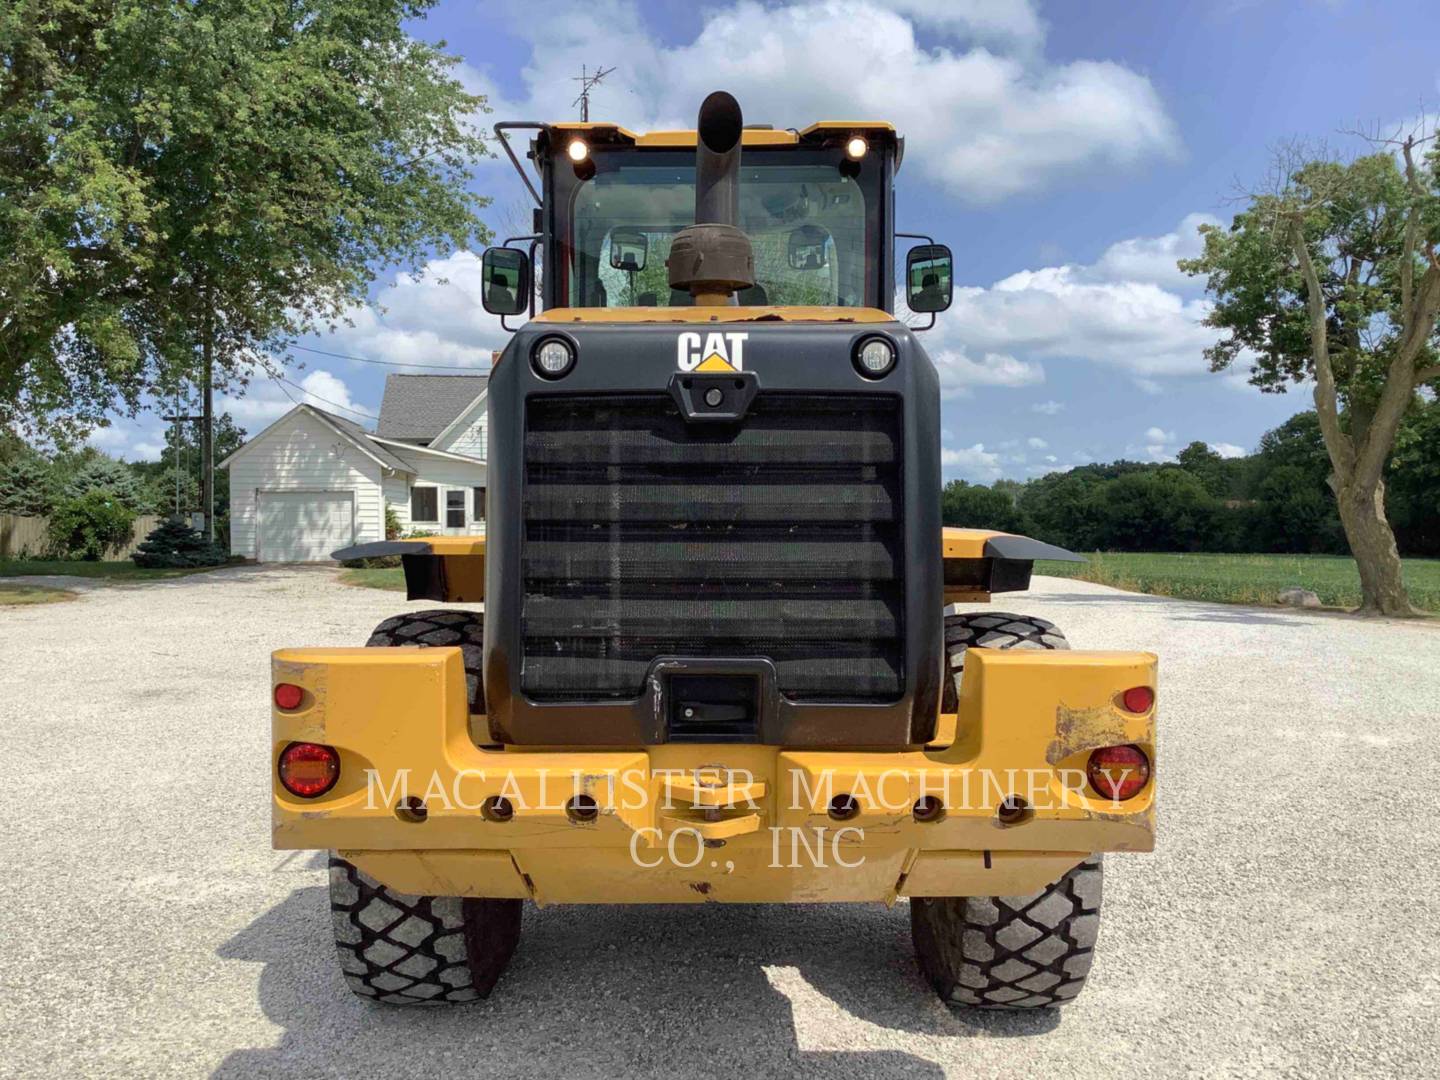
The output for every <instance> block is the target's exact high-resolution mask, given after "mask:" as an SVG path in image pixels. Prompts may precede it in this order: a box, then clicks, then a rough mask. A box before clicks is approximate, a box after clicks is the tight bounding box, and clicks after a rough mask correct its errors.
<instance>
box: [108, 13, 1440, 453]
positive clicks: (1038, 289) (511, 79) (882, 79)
mask: <svg viewBox="0 0 1440 1080" xmlns="http://www.w3.org/2000/svg"><path fill="white" fill-rule="evenodd" d="M413 29H414V32H415V33H416V34H417V35H419V36H422V37H425V38H427V39H436V38H444V39H445V40H446V41H447V42H448V43H449V47H450V50H451V51H452V52H453V53H455V54H457V55H459V56H461V57H463V59H464V64H463V66H462V68H461V75H462V77H463V78H464V80H465V81H466V82H467V84H468V85H469V86H470V87H471V88H472V89H475V90H477V91H479V92H483V93H486V94H487V95H488V96H489V98H490V101H491V105H492V107H493V110H494V114H493V116H491V117H489V118H487V122H493V121H494V120H497V119H502V118H511V119H566V118H572V117H574V116H575V115H576V114H575V110H574V109H573V108H572V107H571V101H572V100H573V98H574V96H575V86H574V83H572V82H571V81H570V79H571V77H572V76H574V75H578V74H579V70H580V65H581V63H587V64H589V65H591V66H592V67H593V66H594V65H596V64H604V65H606V66H612V65H613V66H615V67H616V68H617V70H616V72H615V74H614V75H612V76H611V77H610V78H609V79H608V80H607V81H606V84H605V85H603V86H602V87H600V88H599V89H598V90H597V91H596V93H595V95H594V97H593V99H592V118H594V119H606V120H615V121H617V122H619V123H623V124H625V125H626V126H629V127H632V128H638V129H641V130H643V129H646V128H653V127H658V126H689V120H690V118H691V117H693V115H694V110H695V107H696V105H697V104H698V102H699V100H700V99H701V97H703V96H704V94H705V93H706V92H707V91H709V90H711V89H716V88H724V89H728V90H730V91H732V92H733V93H735V94H736V96H737V97H738V98H739V99H740V102H741V104H742V106H743V107H744V108H745V112H746V118H747V120H750V121H754V122H769V123H773V124H775V125H776V126H777V127H779V126H804V125H805V124H808V123H810V122H812V121H814V120H820V119H831V118H833V119H885V120H891V121H892V122H894V123H895V124H896V125H897V126H898V127H899V128H900V129H901V132H902V133H903V134H905V135H906V136H907V152H906V160H905V166H904V168H903V170H902V171H901V174H900V177H899V180H898V187H897V199H898V204H899V218H900V224H901V226H902V228H906V229H909V230H912V231H913V230H919V231H927V232H931V233H933V234H935V235H936V237H937V239H942V240H944V241H945V242H946V243H948V244H949V245H950V246H951V247H952V248H953V249H954V250H955V253H956V260H957V278H956V281H957V291H956V302H955V305H954V307H952V309H951V310H950V311H949V312H947V313H946V314H945V315H943V316H942V317H941V321H940V325H939V326H938V327H937V329H936V330H935V331H933V332H931V333H930V334H928V335H925V336H924V337H923V339H922V340H924V342H925V344H926V346H927V348H928V349H929V350H930V352H931V355H932V356H933V357H934V358H935V360H936V362H937V365H938V366H939V368H940V370H941V374H942V382H943V385H944V387H945V393H946V398H945V401H944V404H943V409H944V427H945V431H946V435H945V455H944V456H945V471H946V476H947V478H954V477H962V478H965V479H971V480H980V481H988V480H992V479H994V478H996V477H999V476H1010V477H1015V478H1022V479H1023V478H1025V477H1027V476H1031V475H1036V474H1039V473H1043V472H1048V471H1052V470H1055V469H1063V468H1068V467H1070V466H1073V465H1075V464H1079V463H1082V462H1085V461H1091V460H1110V459H1114V458H1118V457H1129V458H1133V459H1140V460H1163V459H1165V458H1167V457H1168V456H1170V455H1173V453H1174V452H1175V451H1176V450H1177V449H1178V448H1179V447H1181V446H1184V445H1185V444H1186V443H1188V442H1190V441H1191V440H1194V439H1200V440H1203V441H1205V442H1208V443H1210V444H1211V445H1212V446H1215V447H1216V448H1217V449H1219V450H1221V452H1222V453H1227V454H1234V453H1239V452H1241V451H1244V450H1249V449H1251V448H1253V447H1254V445H1255V442H1256V440H1257V439H1258V438H1259V436H1260V434H1261V433H1262V432H1264V431H1265V430H1266V429H1267V428H1270V427H1273V426H1275V425H1276V424H1277V423H1279V422H1280V421H1282V420H1284V419H1285V418H1286V417H1287V416H1289V415H1291V414H1292V413H1294V412H1297V411H1299V410H1301V409H1303V408H1306V407H1308V405H1309V394H1308V393H1307V392H1305V391H1304V390H1301V391H1300V392H1298V393H1297V392H1294V391H1292V392H1291V393H1289V394H1286V395H1262V394H1261V393H1259V391H1257V390H1255V389H1254V388H1252V387H1249V386H1248V385H1246V383H1245V381H1244V378H1243V376H1221V375H1214V374H1210V373H1208V372H1207V371H1206V367H1205V362H1204V359H1203V357H1202V356H1201V350H1202V349H1203V348H1204V346H1205V345H1206V344H1207V343H1208V342H1209V341H1210V340H1212V338H1213V335H1212V334H1211V333H1210V332H1208V331H1206V330H1205V329H1204V327H1203V326H1201V325H1199V320H1200V319H1201V318H1202V317H1203V315H1204V312H1205V309H1206V305H1205V300H1204V294H1203V290H1202V289H1201V288H1199V287H1197V283H1196V282H1193V281H1189V280H1187V279H1185V278H1183V277H1182V276H1181V275H1179V274H1178V273H1177V272H1176V271H1175V269H1174V260H1175V258H1177V257H1178V256H1181V255H1184V254H1189V253H1192V252H1193V251H1194V250H1195V247H1196V242H1195V239H1194V229H1195V226H1196V225H1197V224H1198V223H1199V222H1201V221H1204V220H1207V219H1210V220H1226V221H1228V218H1229V215H1230V214H1231V213H1233V212H1234V203H1233V197H1234V193H1235V191H1236V185H1237V182H1244V181H1247V180H1252V179H1255V178H1258V177H1260V176H1262V175H1263V173H1264V171H1265V168H1266V165H1267V161H1268V147H1270V146H1271V145H1272V144H1273V143H1275V142H1276V141H1277V140H1280V139H1283V138H1288V137H1291V136H1307V137H1319V138H1328V139H1330V140H1331V142H1332V144H1334V145H1337V146H1342V147H1343V146H1347V145H1349V144H1353V140H1348V139H1347V138H1346V137H1345V136H1343V135H1339V134H1337V132H1338V131H1339V130H1340V129H1342V128H1355V127H1361V126H1365V125H1372V124H1377V123H1378V124H1395V123H1400V122H1404V121H1407V120H1409V119H1411V118H1413V117H1415V116H1417V115H1418V114H1420V113H1421V111H1422V110H1425V109H1429V110H1430V111H1431V112H1433V111H1434V110H1435V107H1436V105H1437V103H1440V23H1437V21H1436V18H1435V10H1434V6H1433V0H1431V2H1428V3H1427V2H1424V0H1389V2H1386V3H1384V4H1373V3H1363V2H1360V0H1335V2H1330V3H1320V2H1306V0H1292V2H1282V0H1274V2H1264V0H1254V2H1244V0H1210V2H1202V0H1192V2H1188V3H1165V4H1159V3H1154V4H1150V3H1139V4H1137V3H1133V2H1120V0H1115V2H1099V3H1079V2H1076V3H1046V4H1039V3H1029V2H1026V0H1018V2H1013V3H1010V2H1003V0H808V2H792V3H777V2H773V0H772V2H769V3H763V4H762V3H759V2H756V0H741V2H738V3H737V2H718V3H702V4H695V5H692V4H683V3H660V2H654V0H591V2H587V3H571V2H560V0H527V2H524V3H519V2H513V0H442V2H441V3H440V4H439V5H438V7H437V8H436V10H435V11H434V12H433V14H432V15H431V17H430V18H428V19H426V20H424V21H423V22H420V23H417V24H416V25H415V27H414V28H413ZM476 187H477V189H478V190H479V191H481V192H483V193H484V194H487V195H490V196H492V197H493V198H494V203H493V204H492V206H491V212H490V214H489V215H488V217H489V224H490V225H491V227H492V228H494V229H495V230H496V231H497V232H501V233H506V232H517V231H522V230H521V229H520V228H519V227H517V223H518V222H520V221H522V220H523V217H522V215H523V214H524V209H523V208H524V206H525V203H524V200H523V192H522V189H521V187H520V183H519V180H518V179H517V178H516V177H515V176H514V175H513V173H512V172H511V171H510V168H509V166H508V164H503V165H502V164H500V163H498V162H487V163H484V164H483V165H482V166H481V168H480V169H479V171H478V175H477V180H476ZM476 254H477V253H470V252H442V253H436V257H435V259H434V260H433V261H432V263H431V265H430V267H429V268H428V273H427V274H426V275H425V277H424V278H423V279H419V280H417V279H415V278H412V277H408V276H404V275H398V276H397V275H396V274H395V273H393V272H392V273H388V274H386V275H384V276H383V277H382V279H381V280H380V282H378V283H377V287H376V289H375V290H374V292H373V296H372V300H373V303H372V304H371V305H369V306H367V307H363V308H360V309H357V310H356V311H355V312H353V313H352V322H353V323H354V325H353V326H350V327H343V328H341V329H340V330H339V331H338V332H337V333H335V334H333V335H326V336H324V337H322V338H315V339H307V340H306V341H305V342H302V344H304V345H307V346H311V347H313V348H319V349H324V350H329V351H333V352H337V353H345V354H350V355H356V356H364V357H369V358H372V359H376V360H385V361H391V362H407V363H412V364H451V365H458V366H472V365H473V366H477V367H479V368H481V369H483V368H484V366H485V365H486V364H487V363H488V357H489V355H490V349H491V348H494V347H499V346H501V345H503V342H504V339H505V335H504V333H503V332H501V331H500V330H499V328H498V326H497V325H496V323H495V320H494V319H492V318H491V317H489V316H487V315H486V314H485V313H484V312H483V311H482V310H481V309H480V305H479V289H478V280H477V279H478V259H477V258H476ZM294 355H295V356H296V357H299V358H303V360H304V364H305V366H304V369H303V370H299V369H297V370H293V371H291V372H290V375H289V377H290V378H292V379H294V380H295V381H296V382H297V383H299V384H301V385H302V386H304V387H305V388H306V389H307V390H308V391H309V392H310V393H311V394H312V395H314V397H313V398H312V400H313V401H314V403H315V404H317V405H320V406H321V407H322V408H335V409H336V410H337V411H341V410H343V409H348V410H351V411H349V412H347V413H345V415H350V416H352V417H353V418H355V419H358V420H361V421H362V422H364V420H365V417H366V415H367V414H368V415H373V414H374V413H375V412H376V411H377V410H378V408H379V403H380V394H381V389H382V385H383V379H384V373H385V371H386V370H405V369H399V368H390V369H387V368H385V367H382V366H379V365H372V364H362V363H355V362H352V361H348V360H340V359H335V358H331V357H325V356H321V355H318V354H315V353H307V352H303V351H300V352H296V353H295V354H294ZM409 370H415V369H409ZM290 393H291V394H293V395H294V396H295V397H296V398H300V397H301V392H300V391H299V390H295V389H293V388H292V389H291V390H290ZM290 405H291V402H290V400H289V399H288V398H287V397H286V396H285V394H284V392H283V391H282V389H281V388H280V387H279V386H276V385H274V384H271V383H266V382H265V381H263V380H261V381H259V382H258V383H257V384H255V385H253V386H252V389H251V391H250V393H249V394H247V396H246V397H245V398H244V399H240V400H235V401H226V402H224V403H223V407H226V408H228V409H229V410H230V411H231V412H232V413H233V414H234V415H235V417H236V419H237V421H238V422H239V423H240V424H241V426H243V427H245V428H246V429H247V430H249V431H250V432H251V433H252V434H253V433H254V432H255V431H258V430H259V429H261V428H262V427H263V426H264V425H265V424H266V423H268V422H269V421H270V420H273V419H274V418H275V417H276V416H278V415H280V414H281V413H283V412H284V411H285V410H286V409H288V408H289V407H290ZM337 406H338V407H339V408H337ZM93 441H94V442H95V443H96V444H97V445H100V446H102V447H104V448H105V449H107V450H109V451H111V452H113V453H119V454H123V455H125V456H127V457H130V458H137V457H139V458H144V457H152V456H154V455H155V453H156V452H157V451H158V448H159V446H160V445H161V444H162V443H163V439H162V438H161V435H160V431H159V422H158V421H156V420H155V419H154V418H151V417H147V418H142V420H141V421H139V422H138V423H135V422H130V421H117V423H116V424H115V426H114V427H112V428H110V429H106V430H103V431H101V432H98V433H97V434H96V436H95V438H94V440H93Z"/></svg>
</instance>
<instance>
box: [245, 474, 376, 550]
mask: <svg viewBox="0 0 1440 1080" xmlns="http://www.w3.org/2000/svg"><path fill="white" fill-rule="evenodd" d="M354 507H355V497H354V495H353V493H351V492H349V491H262V492H261V493H260V553H259V558H260V561H261V562H321V561H323V560H325V559H328V558H330V553H331V552H332V551H334V550H335V549H336V548H342V547H345V546H347V545H348V544H351V543H354V540H355V513H354Z"/></svg>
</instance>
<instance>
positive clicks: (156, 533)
mask: <svg viewBox="0 0 1440 1080" xmlns="http://www.w3.org/2000/svg"><path fill="white" fill-rule="evenodd" d="M130 558H132V559H134V560H135V565H136V566H143V567H147V568H149V569H166V568H179V567H188V566H219V565H220V564H221V563H223V562H225V561H226V558H225V549H224V548H222V547H221V546H220V545H219V544H212V543H210V542H209V541H208V540H206V539H205V538H204V537H203V536H201V535H200V534H199V533H198V532H196V531H195V530H194V529H192V528H190V526H189V525H187V524H186V523H185V522H184V521H182V520H181V519H180V518H170V519H168V520H167V521H163V522H161V523H160V524H159V525H158V526H156V527H155V528H154V529H152V530H151V532H150V535H149V536H147V537H146V538H145V542H144V543H142V544H141V545H140V546H139V547H138V548H137V549H136V550H135V554H133V555H131V556H130Z"/></svg>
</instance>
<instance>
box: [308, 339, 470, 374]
mask: <svg viewBox="0 0 1440 1080" xmlns="http://www.w3.org/2000/svg"><path fill="white" fill-rule="evenodd" d="M289 348H291V349H299V350H300V351H301V352H308V353H316V354H317V355H319V356H329V357H332V358H334V359H336V360H354V361H356V362H357V363H361V364H379V365H381V366H382V367H408V368H430V369H432V370H435V371H469V372H475V371H477V370H478V369H477V368H475V367H466V366H465V365H463V364H415V363H410V362H408V361H405V360H375V359H373V358H371V357H369V356H351V355H350V354H349V353H337V352H326V351H325V350H324V349H312V348H311V347H310V346H308V345H291V346H289Z"/></svg>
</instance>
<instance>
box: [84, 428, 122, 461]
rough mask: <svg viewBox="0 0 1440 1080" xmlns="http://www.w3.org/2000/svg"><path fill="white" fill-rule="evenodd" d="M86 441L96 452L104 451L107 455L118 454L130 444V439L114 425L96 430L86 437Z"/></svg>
mask: <svg viewBox="0 0 1440 1080" xmlns="http://www.w3.org/2000/svg"><path fill="white" fill-rule="evenodd" d="M85 441H86V442H87V443H89V444H90V445H91V446H93V447H95V449H96V450H103V451H104V452H105V453H107V454H114V453H118V452H119V451H121V450H123V449H124V448H125V447H126V446H128V445H129V444H130V437H129V436H128V435H127V434H126V433H125V432H124V431H122V430H121V429H120V428H118V427H116V426H115V425H114V424H112V425H110V426H109V427H101V428H96V429H95V430H94V431H92V432H90V434H89V435H87V436H86V437H85Z"/></svg>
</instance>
